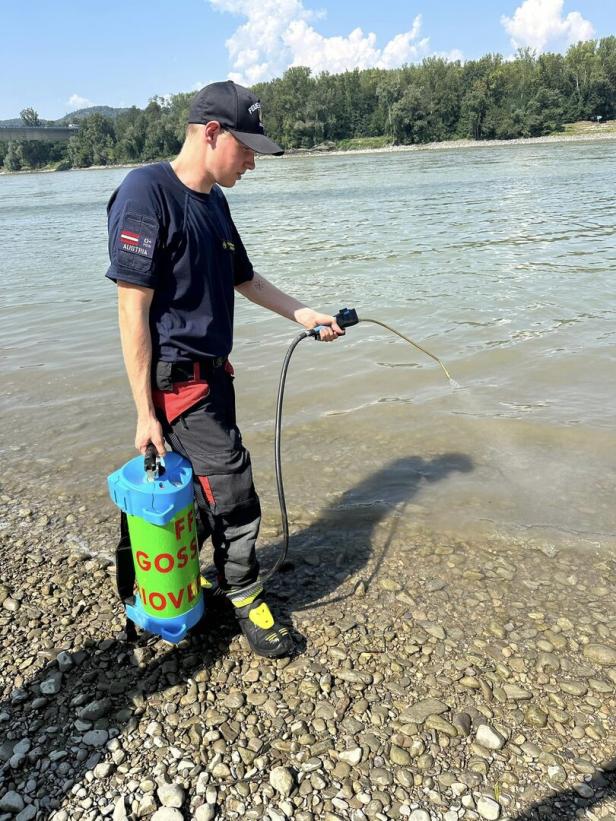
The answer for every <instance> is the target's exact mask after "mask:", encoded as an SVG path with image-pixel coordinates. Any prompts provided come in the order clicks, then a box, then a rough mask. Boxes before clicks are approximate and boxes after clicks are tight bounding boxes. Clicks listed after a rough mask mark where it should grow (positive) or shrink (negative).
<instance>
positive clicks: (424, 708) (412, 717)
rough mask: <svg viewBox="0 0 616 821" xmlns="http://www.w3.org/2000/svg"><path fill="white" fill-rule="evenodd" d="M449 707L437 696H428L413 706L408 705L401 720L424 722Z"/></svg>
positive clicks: (414, 722) (446, 710)
mask: <svg viewBox="0 0 616 821" xmlns="http://www.w3.org/2000/svg"><path fill="white" fill-rule="evenodd" d="M448 710H449V707H448V706H447V705H446V704H443V702H442V701H439V700H438V699H436V698H426V699H423V700H422V701H417V702H416V703H415V704H413V705H412V706H411V707H408V708H407V709H406V710H404V712H403V713H402V715H401V716H400V721H403V722H405V723H409V724H411V723H412V724H423V723H424V721H425V720H426V719H427V718H428V716H432V715H441V714H442V713H446V712H448Z"/></svg>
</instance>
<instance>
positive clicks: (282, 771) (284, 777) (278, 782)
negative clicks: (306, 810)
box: [269, 767, 295, 798]
mask: <svg viewBox="0 0 616 821" xmlns="http://www.w3.org/2000/svg"><path fill="white" fill-rule="evenodd" d="M269 782H270V784H271V785H272V787H273V788H274V789H275V790H276V791H277V792H279V793H280V794H281V795H282V796H284V797H285V798H288V797H289V796H290V795H291V793H292V792H293V788H294V787H295V779H294V777H293V773H292V772H291V770H290V769H289V768H288V767H274V769H273V770H272V771H271V773H270V777H269Z"/></svg>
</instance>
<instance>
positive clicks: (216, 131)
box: [204, 120, 222, 148]
mask: <svg viewBox="0 0 616 821" xmlns="http://www.w3.org/2000/svg"><path fill="white" fill-rule="evenodd" d="M221 132H222V129H221V127H220V123H219V122H218V121H217V120H210V122H209V123H206V124H205V132H204V134H205V142H206V143H207V144H208V145H211V146H212V148H215V147H216V140H217V139H218V137H219V135H220V133H221Z"/></svg>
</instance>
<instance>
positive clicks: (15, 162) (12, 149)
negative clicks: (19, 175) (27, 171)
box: [4, 140, 21, 171]
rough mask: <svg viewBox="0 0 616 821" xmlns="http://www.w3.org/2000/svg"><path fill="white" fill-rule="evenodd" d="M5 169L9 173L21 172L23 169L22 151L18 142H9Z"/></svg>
mask: <svg viewBox="0 0 616 821" xmlns="http://www.w3.org/2000/svg"><path fill="white" fill-rule="evenodd" d="M4 167H5V168H6V170H7V171H19V170H20V169H21V150H20V145H19V142H18V141H17V140H11V141H10V142H9V145H8V149H7V152H6V156H5V157H4Z"/></svg>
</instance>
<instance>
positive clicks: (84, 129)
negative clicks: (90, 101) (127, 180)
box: [68, 114, 115, 168]
mask: <svg viewBox="0 0 616 821" xmlns="http://www.w3.org/2000/svg"><path fill="white" fill-rule="evenodd" d="M114 143H115V132H114V127H113V122H112V121H111V120H110V119H109V118H108V117H103V116H102V114H92V115H91V116H90V117H84V119H83V120H82V121H81V127H80V128H79V131H78V132H77V134H76V135H75V136H74V137H71V139H70V140H69V147H68V156H69V158H70V160H71V162H72V163H73V165H74V166H76V167H77V168H87V167H88V166H90V165H108V164H109V163H110V162H112V161H113V149H114Z"/></svg>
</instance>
